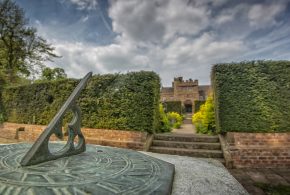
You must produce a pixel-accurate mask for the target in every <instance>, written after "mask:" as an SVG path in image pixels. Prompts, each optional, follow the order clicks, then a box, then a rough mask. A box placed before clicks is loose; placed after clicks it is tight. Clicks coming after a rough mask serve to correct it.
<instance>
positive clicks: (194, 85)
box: [161, 77, 211, 113]
mask: <svg viewBox="0 0 290 195" xmlns="http://www.w3.org/2000/svg"><path fill="white" fill-rule="evenodd" d="M210 93H211V86H210V85H198V80H192V79H189V80H186V81H184V80H183V77H175V78H174V80H173V82H172V87H162V88H161V102H167V101H181V103H182V104H183V106H184V107H185V111H186V112H188V113H192V112H193V111H194V108H195V105H194V102H195V101H196V100H199V101H205V100H206V99H207V97H208V95H209V94H210Z"/></svg>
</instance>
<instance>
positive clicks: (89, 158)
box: [0, 144, 174, 195]
mask: <svg viewBox="0 0 290 195" xmlns="http://www.w3.org/2000/svg"><path fill="white" fill-rule="evenodd" d="M62 146H63V145H62V144H53V146H52V147H54V148H55V149H57V148H62ZM30 147H31V144H12V145H2V146H0V194H36V195H37V194H42V195H44V194H168V193H170V191H171V186H172V181H173V174H174V166H173V165H172V164H170V163H167V162H164V161H161V160H158V159H155V158H153V157H149V156H147V155H145V154H142V153H139V152H136V151H132V150H126V149H120V148H111V147H102V146H95V145H87V149H86V152H84V153H81V154H78V155H74V156H69V157H64V158H61V159H57V160H53V161H49V162H45V163H41V164H37V165H32V166H27V167H21V166H20V161H21V159H22V157H23V156H24V155H25V153H26V152H27V151H28V149H29V148H30ZM50 147H51V146H50Z"/></svg>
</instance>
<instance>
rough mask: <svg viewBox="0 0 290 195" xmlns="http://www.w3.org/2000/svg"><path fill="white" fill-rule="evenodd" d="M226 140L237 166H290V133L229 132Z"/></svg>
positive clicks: (234, 164) (233, 161)
mask: <svg viewBox="0 0 290 195" xmlns="http://www.w3.org/2000/svg"><path fill="white" fill-rule="evenodd" d="M225 141H226V145H227V151H228V152H229V153H230V156H231V161H232V163H233V167H235V168H243V167H252V168H276V167H279V168H288V167H289V168H290V133H234V132H229V133H227V135H226V137H225Z"/></svg>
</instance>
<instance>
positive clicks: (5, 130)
mask: <svg viewBox="0 0 290 195" xmlns="http://www.w3.org/2000/svg"><path fill="white" fill-rule="evenodd" d="M45 127H46V126H43V125H29V124H17V123H3V124H2V125H0V137H2V138H7V139H17V140H19V141H26V142H34V141H35V140H36V139H37V138H38V137H39V135H40V134H41V132H42V131H43V130H44V129H45ZM19 128H22V129H23V128H24V131H18V133H17V129H19ZM82 133H83V134H84V136H85V139H86V143H88V144H98V145H106V146H114V147H122V148H131V149H137V150H143V149H144V146H145V143H146V139H147V132H139V131H120V130H109V129H90V128H82ZM17 134H18V135H17ZM66 138H67V137H65V139H66ZM51 140H52V141H53V140H57V138H56V137H55V136H52V139H51Z"/></svg>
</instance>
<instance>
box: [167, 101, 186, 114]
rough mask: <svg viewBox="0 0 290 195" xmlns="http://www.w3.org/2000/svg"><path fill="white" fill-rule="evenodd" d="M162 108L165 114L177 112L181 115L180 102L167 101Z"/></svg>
mask: <svg viewBox="0 0 290 195" xmlns="http://www.w3.org/2000/svg"><path fill="white" fill-rule="evenodd" d="M163 107H164V109H165V112H166V113H167V112H177V113H179V114H182V113H183V111H184V109H183V108H182V103H181V101H168V102H163Z"/></svg>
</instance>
